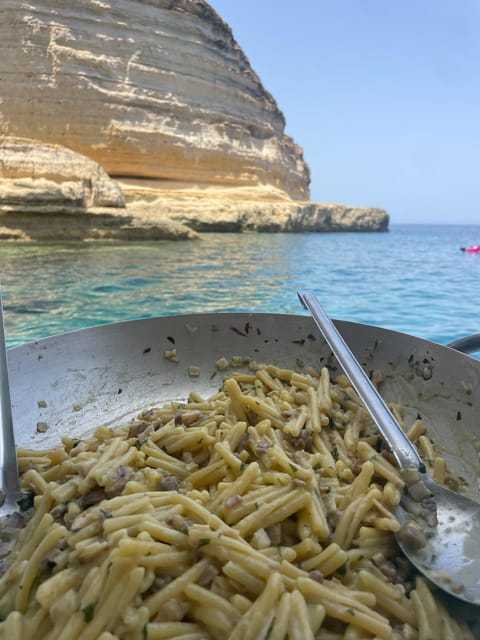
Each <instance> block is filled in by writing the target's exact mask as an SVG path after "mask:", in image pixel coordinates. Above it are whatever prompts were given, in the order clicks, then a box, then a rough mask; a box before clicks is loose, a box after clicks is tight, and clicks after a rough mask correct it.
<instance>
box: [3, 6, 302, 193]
mask: <svg viewBox="0 0 480 640" xmlns="http://www.w3.org/2000/svg"><path fill="white" fill-rule="evenodd" d="M0 83H1V84H0V96H1V97H2V101H1V111H0V135H3V136H18V137H24V138H34V139H37V140H42V141H44V142H48V143H54V144H60V145H63V146H65V147H68V148H70V149H73V150H74V151H78V152H79V153H82V154H84V155H87V156H89V157H91V158H92V159H93V160H95V161H96V162H98V163H99V164H100V165H102V166H103V167H104V169H105V170H106V171H107V172H108V173H109V174H110V175H111V176H137V177H139V178H155V179H157V180H165V179H168V180H179V181H181V182H194V183H215V184H234V185H256V184H271V185H274V186H275V187H278V188H280V189H282V190H284V191H285V192H286V193H288V194H289V195H290V196H291V197H292V198H295V199H302V200H308V195H309V191H308V185H309V172H308V168H307V166H306V164H305V162H304V161H303V158H302V152H301V149H300V148H299V147H298V146H297V145H296V144H294V143H293V141H292V140H291V139H290V138H289V137H288V136H285V135H284V126H285V122H284V117H283V115H282V113H281V112H280V110H279V109H278V107H277V104H276V102H275V100H274V99H273V98H272V96H271V95H270V94H269V93H268V92H267V91H266V90H265V89H264V88H263V86H262V84H261V82H260V81H259V79H258V77H257V76H256V74H255V73H254V71H253V70H252V68H251V67H250V64H249V62H248V60H247V58H246V57H245V55H244V53H243V52H242V50H241V49H240V47H239V46H238V44H237V43H236V42H235V40H234V38H233V36H232V33H231V30H230V29H229V27H228V26H227V24H226V23H225V22H224V21H223V20H222V19H221V18H220V17H219V16H218V15H217V14H216V13H215V11H214V10H213V9H212V8H211V7H210V6H209V5H208V4H207V3H206V2H204V1H203V0H115V1H112V0H82V1H80V0H71V1H70V2H58V0H31V2H28V3H24V2H21V1H19V0H3V1H2V3H1V5H0Z"/></svg>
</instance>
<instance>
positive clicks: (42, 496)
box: [0, 313, 480, 640]
mask: <svg viewBox="0 0 480 640" xmlns="http://www.w3.org/2000/svg"><path fill="white" fill-rule="evenodd" d="M336 324H337V327H338V328H339V330H340V331H341V333H342V334H343V335H344V337H345V339H346V341H347V342H348V343H349V345H350V346H351V348H352V351H354V353H355V355H356V356H357V357H358V358H359V360H360V361H361V362H362V364H363V365H364V367H365V369H366V371H367V372H368V374H369V375H370V376H371V378H372V380H373V381H374V382H375V384H376V385H377V387H378V389H379V391H380V392H381V393H382V395H383V396H384V398H385V399H386V401H387V402H388V404H389V405H390V407H391V408H392V411H393V412H394V414H395V415H396V417H397V419H398V420H399V422H400V423H401V425H402V427H403V428H404V429H405V431H406V433H407V434H408V437H409V438H410V439H411V440H412V441H413V442H414V443H415V445H416V446H417V447H418V450H419V452H420V454H421V456H422V457H423V459H424V461H425V464H426V467H427V469H428V471H429V472H430V473H431V474H432V475H433V476H434V477H435V479H436V480H437V481H439V482H441V483H444V484H446V485H448V486H450V487H451V488H453V489H454V490H456V491H462V492H467V493H469V494H470V495H472V496H473V497H477V498H478V493H479V490H478V462H479V460H478V455H479V454H478V451H479V436H480V423H479V421H478V418H477V416H478V415H480V401H479V393H478V389H479V388H480V384H479V382H480V362H479V361H477V360H474V359H473V358H470V357H468V356H466V355H464V354H462V353H459V352H457V351H454V350H453V349H450V348H448V347H443V346H440V345H437V344H434V343H431V342H427V341H425V340H421V339H419V338H415V337H412V336H408V335H405V334H400V333H396V332H392V331H388V330H385V329H381V328H377V327H372V326H367V325H360V324H355V323H348V322H337V323H336ZM8 360H9V369H10V383H11V387H12V404H13V407H12V411H13V418H14V424H15V430H16V441H17V445H18V463H19V470H20V473H21V483H22V487H23V489H24V491H25V497H24V498H23V499H22V500H21V501H20V504H19V512H18V513H16V514H14V515H12V516H10V517H9V518H8V519H7V520H5V521H3V522H2V523H1V531H0V540H1V547H0V576H1V577H0V620H1V621H0V638H1V639H2V640H3V639H5V640H30V639H32V640H33V639H35V640H37V639H40V638H45V639H46V640H54V639H55V640H76V639H78V640H97V639H98V640H169V639H176V640H210V639H211V640H243V639H245V640H282V639H285V640H287V639H289V640H315V639H316V640H340V639H344V640H367V639H376V640H390V639H392V640H427V639H428V640H462V639H463V640H474V639H475V638H479V637H480V635H478V630H475V628H474V624H471V620H473V621H475V619H476V618H477V617H478V614H477V612H476V611H475V610H472V609H467V608H460V605H459V604H458V603H457V602H454V601H453V600H448V599H447V598H448V597H447V596H444V595H443V594H440V593H438V592H437V591H435V589H434V588H433V587H432V586H431V585H430V584H429V583H428V582H427V581H426V579H425V578H423V577H422V576H420V575H419V574H418V573H416V571H415V570H414V569H413V568H412V567H411V566H410V565H409V564H408V562H407V561H406V560H405V558H404V557H403V556H402V554H401V552H400V551H399V548H398V547H397V545H396V542H395V537H394V533H395V532H396V531H397V530H398V529H399V527H400V525H399V523H398V521H397V519H396V517H395V508H396V506H397V505H398V504H399V501H400V500H401V498H402V492H403V481H402V479H401V477H400V475H399V472H398V470H397V468H396V466H395V461H394V459H393V457H392V455H391V453H390V452H389V451H388V449H387V447H386V446H385V444H384V442H383V440H382V438H381V437H380V435H379V434H378V432H377V430H376V428H375V427H374V425H373V423H372V421H371V419H370V417H369V415H368V414H367V412H366V411H365V409H364V408H363V406H362V404H361V402H360V401H359V399H358V397H357V395H356V393H355V391H354V390H353V388H352V387H351V385H350V383H349V381H348V379H347V378H346V376H345V375H344V374H343V372H342V371H341V370H340V369H339V367H338V365H337V363H336V362H335V360H334V359H333V358H332V356H331V353H330V352H329V349H328V347H327V346H326V344H325V343H324V341H323V339H322V338H321V337H320V336H319V334H318V332H317V331H316V329H315V327H314V325H313V321H312V319H311V318H310V317H308V316H302V315H275V314H273V315H272V314H248V313H243V314H241V313H239V314H227V313H225V314H210V315H208V314H201V315H190V316H186V315H184V316H170V317H162V318H148V319H142V320H134V321H129V322H124V323H118V324H111V325H105V326H100V327H94V328H91V329H84V330H81V331H76V332H71V333H67V334H63V335H60V336H54V337H52V338H47V339H45V340H40V341H38V342H35V343H30V344H27V345H24V346H21V347H16V348H13V349H10V350H9V354H8Z"/></svg>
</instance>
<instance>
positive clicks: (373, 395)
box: [298, 291, 480, 604]
mask: <svg viewBox="0 0 480 640" xmlns="http://www.w3.org/2000/svg"><path fill="white" fill-rule="evenodd" d="M298 296H299V298H300V301H301V302H302V304H303V305H304V306H305V307H306V308H307V309H309V311H310V312H311V314H312V317H313V319H314V321H315V323H316V325H317V326H318V328H319V329H320V332H321V333H322V335H323V337H324V338H325V340H326V341H327V343H328V344H329V346H330V348H331V349H332V351H333V354H334V356H335V357H336V359H337V361H338V362H339V364H340V365H341V367H342V368H343V370H344V371H345V373H346V374H347V376H348V377H349V379H350V381H351V383H352V385H353V387H354V389H355V390H356V391H357V393H358V395H359V396H360V398H361V399H362V401H363V403H364V404H365V407H366V408H367V410H368V411H369V412H370V414H371V416H372V419H373V420H374V422H375V424H376V425H377V427H378V429H379V431H380V432H381V433H382V435H383V436H384V438H385V440H386V441H387V443H388V445H389V447H390V449H391V451H392V454H393V455H394V457H395V459H396V461H397V463H398V465H399V467H400V469H401V471H402V475H403V476H404V478H405V480H406V483H407V485H406V486H407V487H408V492H409V493H410V500H409V506H408V510H407V508H405V504H404V505H403V506H399V508H398V518H399V520H400V522H401V524H402V529H401V531H400V532H399V533H398V534H397V541H398V543H399V545H400V547H401V548H402V550H403V552H404V553H405V555H406V556H407V557H408V558H409V560H410V561H411V562H412V563H413V564H414V565H415V567H416V568H417V569H418V570H419V571H420V572H421V573H423V574H425V575H426V576H427V577H428V578H429V579H430V580H431V581H432V582H433V583H434V584H436V585H437V586H438V587H440V588H441V589H443V590H445V591H446V592H447V593H449V594H450V595H453V596H455V597H457V598H459V599H461V600H463V601H464V602H467V603H470V604H480V504H478V503H477V502H474V501H473V500H471V499H469V498H467V497H465V496H463V495H461V494H458V493H454V492H453V491H450V490H448V489H446V488H444V487H442V486H440V485H438V484H437V483H436V482H434V481H433V480H432V479H431V478H430V476H429V475H428V474H426V473H425V466H424V464H423V462H422V459H421V458H420V456H419V454H418V453H417V450H416V449H415V447H414V446H413V444H412V443H411V442H410V440H409V439H408V437H407V436H406V434H405V432H404V431H403V429H402V428H401V426H400V425H399V424H398V422H397V421H396V419H395V418H394V416H393V415H392V413H391V412H390V409H389V408H388V406H387V405H386V403H385V402H384V400H383V399H382V397H381V396H380V394H379V393H378V392H377V390H376V388H375V386H374V385H373V383H372V382H371V380H370V378H369V377H368V375H367V374H366V373H365V371H364V369H363V368H362V366H361V365H360V363H359V362H358V360H357V359H356V358H355V356H354V355H353V353H352V352H351V351H350V349H349V347H348V345H347V344H346V342H345V341H344V339H343V338H342V336H341V335H340V333H339V332H338V330H337V329H336V327H335V325H334V324H333V322H332V321H331V320H330V318H329V317H328V315H327V314H326V312H325V311H324V310H323V308H322V306H321V305H320V303H319V301H318V299H317V297H316V296H315V294H314V293H313V291H299V292H298ZM432 501H433V502H432ZM432 505H433V507H434V509H435V508H436V517H435V511H433V512H432V510H431V507H432ZM409 532H410V534H412V535H407V533H409ZM422 536H423V540H422ZM422 543H423V544H422ZM417 545H419V546H418V548H416V547H417Z"/></svg>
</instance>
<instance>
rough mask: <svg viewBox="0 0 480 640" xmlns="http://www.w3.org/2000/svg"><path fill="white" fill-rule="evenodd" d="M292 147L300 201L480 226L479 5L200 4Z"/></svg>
mask: <svg viewBox="0 0 480 640" xmlns="http://www.w3.org/2000/svg"><path fill="white" fill-rule="evenodd" d="M210 4H211V6H212V7H213V8H214V9H215V10H216V11H217V12H218V13H219V14H220V15H221V16H222V18H223V19H224V20H225V21H226V22H227V23H228V24H229V25H230V27H231V29H232V31H233V34H234V36H235V38H236V40H237V42H238V43H239V45H240V46H241V47H242V49H243V50H244V52H245V54H246V55H247V57H248V58H249V60H250V64H251V66H252V67H253V69H254V70H255V71H256V72H257V74H258V75H259V76H260V79H261V81H262V83H263V85H264V86H265V88H266V89H267V90H268V91H270V93H272V95H273V96H274V97H275V99H276V101H277V103H278V106H279V108H280V109H281V110H282V111H283V113H284V115H285V117H286V120H287V126H286V132H287V133H288V134H289V135H291V136H292V137H293V138H294V139H295V141H296V142H297V143H298V144H299V145H300V146H301V147H302V148H303V150H304V157H305V160H306V161H307V163H308V164H309V165H310V170H311V197H312V200H316V201H318V202H339V203H344V204H350V205H357V206H378V207H382V208H385V209H386V210H387V211H388V212H389V213H390V216H391V222H392V223H411V222H414V223H445V224H450V223H475V224H480V176H479V173H480V1H479V0H398V1H395V0H328V1H327V0H299V1H298V2H293V1H292V0H211V2H210Z"/></svg>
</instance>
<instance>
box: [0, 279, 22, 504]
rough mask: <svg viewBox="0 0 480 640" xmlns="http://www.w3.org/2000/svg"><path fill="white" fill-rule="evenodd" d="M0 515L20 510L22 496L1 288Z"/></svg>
mask: <svg viewBox="0 0 480 640" xmlns="http://www.w3.org/2000/svg"><path fill="white" fill-rule="evenodd" d="M0 472H1V477H0V481H1V485H0V517H2V516H7V515H9V514H11V513H13V512H15V511H17V510H18V505H17V500H18V499H19V498H20V497H21V496H22V492H21V490H20V483H19V479H18V467H17V455H16V451H15V438H14V435H13V421H12V405H11V401H10V385H9V382H8V368H7V349H6V345H5V331H4V326H3V304H2V293H1V290H0Z"/></svg>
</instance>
